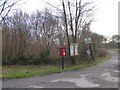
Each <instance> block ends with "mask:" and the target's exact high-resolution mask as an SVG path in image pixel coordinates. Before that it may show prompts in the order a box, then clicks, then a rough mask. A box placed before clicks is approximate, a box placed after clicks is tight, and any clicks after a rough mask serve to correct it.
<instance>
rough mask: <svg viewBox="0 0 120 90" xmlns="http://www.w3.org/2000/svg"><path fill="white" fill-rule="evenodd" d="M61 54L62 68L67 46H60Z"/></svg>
mask: <svg viewBox="0 0 120 90" xmlns="http://www.w3.org/2000/svg"><path fill="white" fill-rule="evenodd" d="M59 54H60V56H61V57H62V69H64V56H66V48H65V47H64V48H60V51H59Z"/></svg>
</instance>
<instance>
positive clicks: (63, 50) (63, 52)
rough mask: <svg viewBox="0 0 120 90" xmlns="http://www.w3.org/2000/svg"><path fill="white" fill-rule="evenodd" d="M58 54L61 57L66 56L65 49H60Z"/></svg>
mask: <svg viewBox="0 0 120 90" xmlns="http://www.w3.org/2000/svg"><path fill="white" fill-rule="evenodd" d="M59 53H60V56H61V57H63V56H66V48H65V47H64V48H60V51H59Z"/></svg>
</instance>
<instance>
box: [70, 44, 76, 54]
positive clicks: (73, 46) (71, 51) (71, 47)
mask: <svg viewBox="0 0 120 90" xmlns="http://www.w3.org/2000/svg"><path fill="white" fill-rule="evenodd" d="M70 55H71V56H76V55H78V43H71V44H70Z"/></svg>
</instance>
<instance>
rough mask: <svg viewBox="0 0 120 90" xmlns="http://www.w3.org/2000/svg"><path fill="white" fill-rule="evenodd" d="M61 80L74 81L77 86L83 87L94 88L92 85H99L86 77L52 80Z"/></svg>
mask: <svg viewBox="0 0 120 90" xmlns="http://www.w3.org/2000/svg"><path fill="white" fill-rule="evenodd" d="M59 81H64V82H65V81H69V82H72V83H75V84H76V86H77V87H82V88H92V87H98V86H99V85H98V84H96V83H93V82H90V81H88V80H87V79H86V78H85V77H81V78H62V79H57V80H53V81H50V82H59Z"/></svg>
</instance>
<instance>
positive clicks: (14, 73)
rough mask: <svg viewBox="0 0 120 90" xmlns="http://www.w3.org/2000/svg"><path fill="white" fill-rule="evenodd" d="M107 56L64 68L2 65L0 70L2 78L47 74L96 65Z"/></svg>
mask: <svg viewBox="0 0 120 90" xmlns="http://www.w3.org/2000/svg"><path fill="white" fill-rule="evenodd" d="M108 58H110V55H108V56H106V57H104V58H99V59H98V58H97V59H96V60H95V61H94V62H93V63H89V64H79V65H73V66H66V67H65V69H64V70H62V69H61V68H60V67H57V66H33V65H27V66H3V67H2V70H3V72H2V78H3V79H12V78H25V77H32V76H42V75H48V74H53V73H60V72H64V71H70V70H77V69H81V68H86V67H90V66H93V65H96V64H98V63H100V62H102V61H104V60H105V59H108Z"/></svg>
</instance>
